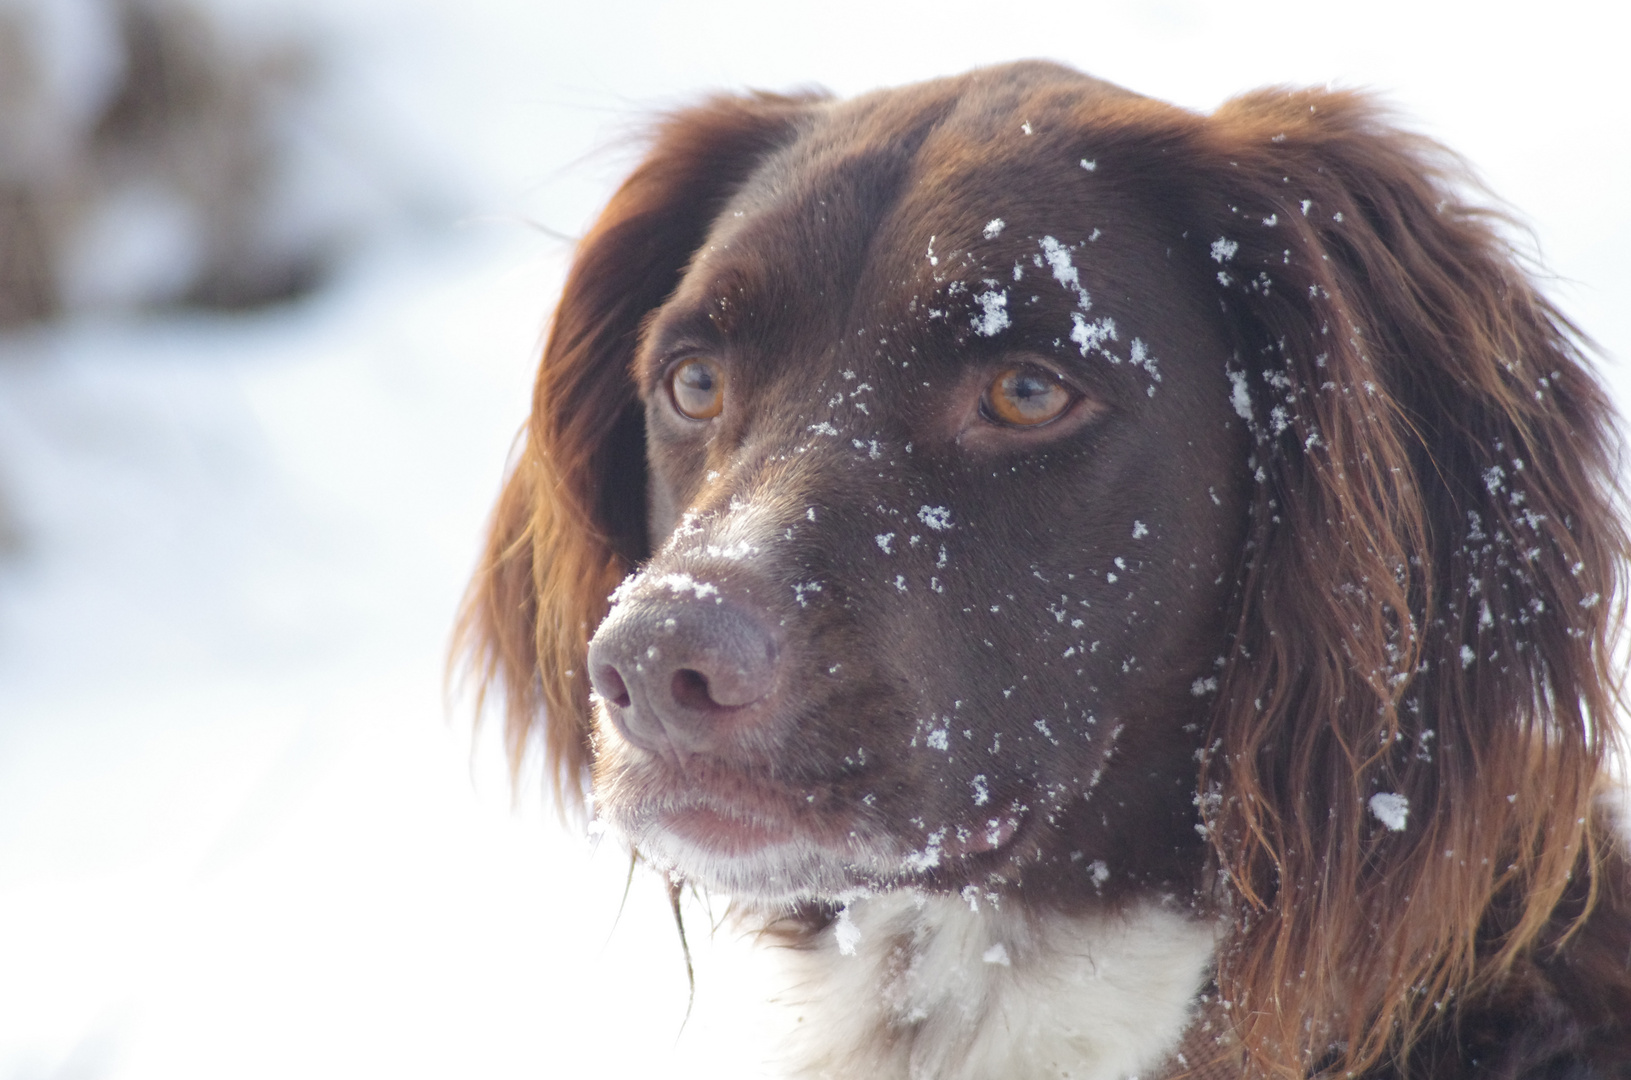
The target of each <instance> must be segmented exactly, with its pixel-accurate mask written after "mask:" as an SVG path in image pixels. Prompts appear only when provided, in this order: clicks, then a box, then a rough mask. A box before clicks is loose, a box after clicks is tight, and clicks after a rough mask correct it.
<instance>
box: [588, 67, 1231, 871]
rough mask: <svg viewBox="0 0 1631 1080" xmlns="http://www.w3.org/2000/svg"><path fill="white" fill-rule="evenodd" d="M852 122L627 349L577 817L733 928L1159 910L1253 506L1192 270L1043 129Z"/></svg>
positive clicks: (1183, 840) (871, 103)
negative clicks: (633, 444)
mask: <svg viewBox="0 0 1631 1080" xmlns="http://www.w3.org/2000/svg"><path fill="white" fill-rule="evenodd" d="M890 104H891V103H890V102H889V101H888V100H887V99H884V100H880V99H877V98H873V99H862V100H861V101H859V102H855V103H851V104H850V105H847V106H842V107H834V108H831V109H829V110H827V111H826V112H825V113H823V114H822V116H821V117H820V118H819V119H818V120H817V121H815V122H813V123H811V124H809V125H808V126H807V127H806V128H805V130H804V131H803V132H802V134H801V136H800V137H799V138H798V139H797V140H796V141H794V142H793V143H792V144H791V145H790V146H788V147H786V148H784V149H782V150H781V151H780V152H778V153H777V154H776V155H774V156H772V157H770V158H769V159H768V160H766V161H764V162H763V163H762V164H760V165H759V167H758V168H757V169H756V170H755V171H754V172H753V173H752V174H751V176H750V177H749V178H748V180H747V181H746V183H745V184H744V185H743V186H742V187H741V188H740V190H738V191H737V192H736V193H735V195H734V197H733V198H731V199H730V200H729V201H728V202H727V203H726V204H725V205H724V206H723V208H722V209H721V210H720V211H719V212H718V213H717V215H716V216H715V217H714V218H713V219H712V221H711V223H710V224H709V226H708V228H707V233H706V240H705V242H704V243H703V244H702V245H701V247H700V248H699V249H698V250H697V251H696V252H695V253H694V255H693V257H692V258H691V260H690V262H689V264H688V266H687V268H686V269H685V271H684V273H683V276H682V278H681V280H680V284H679V287H678V288H677V290H675V291H674V293H673V294H672V295H671V296H670V297H669V298H668V300H667V302H666V303H664V304H663V305H662V306H661V307H660V308H659V309H658V310H657V311H655V312H654V313H653V314H652V316H651V317H650V318H649V319H648V320H647V322H646V325H645V327H644V331H643V335H642V339H641V345H640V348H639V352H638V357H637V361H636V367H635V371H636V378H637V383H638V386H639V392H640V395H641V397H642V399H643V404H644V414H645V438H646V447H647V459H648V478H649V479H648V485H649V492H648V519H647V520H648V523H649V525H648V528H649V533H650V542H651V550H652V552H653V553H654V554H653V555H652V557H651V558H650V560H649V561H648V562H646V563H645V564H644V565H643V566H642V567H641V568H640V570H639V572H638V573H636V574H634V575H633V576H631V577H630V578H629V579H628V580H626V581H625V582H624V583H623V585H622V586H621V587H620V588H619V590H618V592H617V593H616V594H615V597H614V600H615V602H614V604H613V606H612V609H611V612H610V614H609V615H608V617H607V618H606V620H605V621H604V622H603V623H602V624H601V625H600V627H599V629H598V630H597V631H596V633H595V635H594V638H593V642H592V645H591V649H590V654H589V667H590V678H591V679H592V681H593V685H594V687H595V690H596V691H597V693H598V697H599V702H598V705H597V720H596V723H597V736H596V772H595V788H596V804H597V808H598V812H599V813H601V814H602V815H604V816H607V817H609V818H610V819H611V820H612V821H614V822H615V823H616V824H617V825H618V826H619V827H621V828H622V829H623V830H624V831H625V832H626V834H627V835H628V836H629V837H630V839H631V840H632V841H633V842H634V843H635V844H636V845H638V847H639V848H640V850H641V851H643V852H645V853H646V854H648V855H651V856H654V857H656V858H657V859H658V860H659V861H661V862H664V863H670V864H673V865H674V866H675V867H677V868H678V869H680V870H682V871H683V872H684V873H686V874H687V875H690V876H692V877H694V878H696V879H698V880H700V881H702V882H704V883H706V884H709V885H711V886H715V887H719V888H723V889H726V890H729V891H731V892H733V893H735V894H737V895H745V896H750V897H758V898H762V899H800V898H802V899H820V898H831V897H834V896H837V895H841V894H843V893H845V892H846V891H849V890H854V889H856V888H868V887H881V886H887V885H891V884H898V883H903V882H908V883H915V884H924V885H929V886H932V887H936V888H947V889H953V890H956V889H961V888H964V887H966V886H968V885H971V884H972V885H979V886H985V885H1001V884H1003V883H1015V882H1020V881H1025V882H1026V883H1027V884H1028V887H1031V888H1033V889H1045V888H1047V887H1048V885H1049V883H1051V882H1062V881H1065V880H1069V881H1071V882H1072V883H1071V884H1069V885H1067V886H1065V887H1064V889H1063V891H1064V892H1066V893H1069V894H1071V895H1083V894H1084V892H1085V893H1086V894H1087V895H1095V894H1096V895H1113V894H1116V893H1119V892H1121V891H1123V890H1124V889H1125V888H1129V887H1134V886H1142V887H1148V886H1150V885H1152V884H1154V885H1167V884H1175V883H1177V882H1179V881H1181V880H1189V876H1190V875H1192V874H1193V872H1194V869H1195V868H1196V867H1197V866H1198V865H1199V863H1200V861H1201V860H1200V857H1199V854H1198V852H1199V845H1200V843H1201V841H1200V838H1199V837H1198V836H1197V835H1196V830H1195V829H1194V828H1193V826H1194V824H1195V822H1196V817H1195V813H1194V808H1193V806H1192V805H1191V803H1192V799H1191V795H1192V793H1193V790H1194V784H1195V772H1196V765H1195V751H1196V750H1197V748H1198V747H1199V746H1200V745H1201V742H1202V739H1203V737H1204V731H1203V730H1202V720H1203V717H1204V715H1205V710H1206V708H1207V707H1208V705H1209V704H1210V700H1211V695H1210V691H1213V690H1215V689H1216V686H1217V684H1216V680H1215V678H1212V676H1214V675H1215V674H1216V669H1215V667H1214V664H1215V663H1217V662H1218V652H1219V642H1220V641H1221V640H1222V638H1223V629H1224V628H1223V626H1222V622H1223V609H1224V606H1225V603H1226V601H1227V598H1228V591H1229V589H1231V588H1232V587H1233V582H1234V579H1235V576H1236V572H1237V569H1238V563H1239V558H1240V554H1239V553H1240V550H1241V547H1242V543H1243V537H1244V529H1245V519H1246V511H1245V507H1246V503H1247V500H1248V496H1249V493H1250V492H1249V489H1250V486H1251V477H1250V475H1249V473H1248V470H1247V465H1246V458H1247V453H1248V437H1247V432H1246V425H1245V423H1244V422H1243V419H1242V416H1241V415H1239V414H1238V413H1237V406H1238V401H1239V399H1238V397H1237V396H1236V391H1235V387H1234V384H1233V383H1232V382H1231V377H1230V374H1229V370H1228V369H1229V365H1230V350H1229V345H1228V337H1227V335H1226V333H1225V329H1224V326H1223V322H1222V318H1221V316H1220V315H1219V313H1218V309H1217V304H1216V302H1215V301H1214V300H1212V299H1211V298H1210V295H1209V293H1208V291H1207V288H1206V285H1205V283H1206V281H1207V279H1209V278H1210V276H1211V271H1212V270H1215V269H1216V268H1215V267H1212V268H1211V269H1210V270H1209V269H1208V267H1207V266H1206V265H1204V264H1202V263H1201V262H1200V261H1199V260H1196V259H1195V258H1194V256H1193V253H1192V249H1189V248H1183V249H1180V248H1178V246H1177V244H1178V238H1179V232H1180V227H1179V226H1178V225H1176V224H1174V223H1172V222H1169V221H1165V220H1163V217H1162V215H1161V212H1160V208H1159V207H1157V206H1151V205H1138V204H1137V203H1136V202H1135V201H1134V200H1133V199H1131V198H1129V197H1128V196H1127V195H1126V194H1125V191H1124V190H1123V191H1120V192H1118V191H1117V190H1115V189H1113V188H1111V187H1110V186H1109V185H1106V184H1104V183H1101V182H1099V178H1098V174H1097V163H1096V162H1092V161H1086V160H1078V159H1077V157H1075V156H1072V155H1070V154H1069V153H1068V152H1067V149H1065V148H1062V147H1061V145H1060V144H1059V142H1058V140H1057V139H1056V138H1054V137H1053V135H1052V134H1051V133H1050V132H1049V130H1048V129H1047V127H1046V124H1045V122H1044V118H1040V117H1032V118H1030V122H1027V117H1025V116H1022V115H1019V114H1018V112H1017V111H1010V110H1008V109H1006V108H1004V107H1003V106H1002V105H1000V104H995V105H993V106H992V107H991V108H990V109H989V110H987V111H985V112H982V113H979V114H976V115H974V116H973V117H972V118H971V117H968V116H965V117H964V118H963V119H962V121H961V123H960V124H958V125H945V126H943V127H941V128H940V129H937V130H935V131H934V132H931V133H927V134H925V132H924V131H923V127H924V124H923V117H922V116H920V115H918V114H916V113H914V112H912V111H911V110H909V109H903V108H895V109H891V108H890ZM1033 124H1034V126H1033ZM1209 680H1210V681H1209ZM1076 879H1080V880H1076ZM1083 882H1089V883H1091V884H1092V886H1093V889H1091V890H1083V888H1082V884H1083Z"/></svg>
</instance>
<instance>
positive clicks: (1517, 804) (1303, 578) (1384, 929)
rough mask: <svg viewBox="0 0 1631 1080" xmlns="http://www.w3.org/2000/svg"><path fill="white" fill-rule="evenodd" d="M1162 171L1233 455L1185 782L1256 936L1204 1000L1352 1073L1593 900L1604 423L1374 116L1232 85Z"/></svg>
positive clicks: (1478, 214) (1479, 249)
mask: <svg viewBox="0 0 1631 1080" xmlns="http://www.w3.org/2000/svg"><path fill="white" fill-rule="evenodd" d="M1191 119H1194V118H1191ZM1161 154H1162V157H1161V162H1162V168H1161V169H1160V170H1155V169H1154V166H1153V165H1152V175H1153V174H1154V172H1156V171H1159V172H1164V174H1165V175H1166V176H1167V177H1169V178H1173V177H1175V178H1176V180H1175V181H1174V180H1169V181H1164V182H1176V183H1177V184H1178V185H1180V187H1181V188H1182V189H1183V190H1181V191H1175V192H1171V194H1172V195H1173V196H1174V197H1175V198H1176V199H1177V200H1178V202H1179V203H1180V204H1181V205H1182V206H1183V209H1182V210H1181V211H1180V212H1182V213H1183V214H1184V215H1185V223H1186V225H1187V226H1188V228H1189V233H1188V241H1189V243H1190V244H1191V245H1192V248H1193V255H1192V257H1193V258H1195V259H1196V261H1198V262H1200V263H1201V264H1203V265H1204V266H1205V272H1206V273H1207V274H1208V275H1209V277H1210V279H1211V280H1210V281H1209V282H1208V285H1209V287H1211V288H1213V289H1214V290H1215V292H1216V294H1217V297H1218V299H1219V302H1220V303H1221V304H1222V305H1223V307H1224V310H1225V312H1226V313H1227V316H1228V321H1229V324H1230V326H1231V327H1232V328H1233V333H1234V335H1235V341H1234V343H1233V345H1234V350H1235V354H1234V361H1233V363H1232V364H1231V367H1230V370H1229V377H1230V379H1231V381H1232V383H1233V401H1234V405H1235V410H1236V412H1237V413H1238V414H1239V415H1240V417H1241V422H1243V423H1245V424H1246V425H1247V426H1248V428H1249V429H1250V431H1251V432H1252V436H1253V449H1252V454H1251V459H1250V460H1249V462H1248V463H1247V468H1248V471H1249V472H1250V473H1251V474H1252V480H1251V481H1250V482H1251V483H1252V484H1253V485H1254V488H1255V493H1254V496H1253V499H1252V509H1251V515H1252V517H1251V524H1250V534H1249V535H1250V541H1249V543H1248V546H1247V551H1246V554H1245V557H1244V564H1243V566H1242V567H1241V570H1240V573H1241V577H1240V587H1239V592H1238V595H1237V600H1236V604H1235V608H1234V620H1235V621H1234V625H1233V628H1232V629H1233V632H1234V635H1235V637H1234V642H1233V650H1232V655H1231V656H1230V658H1229V660H1228V664H1227V668H1226V669H1225V671H1224V673H1223V678H1222V680H1221V682H1222V686H1221V688H1220V693H1219V699H1218V700H1219V703H1218V706H1217V711H1216V713H1215V715H1214V727H1213V738H1214V740H1215V741H1214V743H1213V744H1212V753H1211V756H1210V758H1209V759H1208V762H1207V764H1206V766H1205V770H1204V773H1203V777H1202V783H1203V788H1202V791H1201V804H1202V807H1203V814H1204V816H1205V817H1206V819H1207V822H1206V823H1207V827H1208V831H1209V834H1210V835H1211V837H1212V839H1213V844H1214V848H1215V851H1216V854H1217V858H1218V861H1219V864H1220V869H1221V870H1222V872H1223V873H1224V875H1225V876H1226V881H1227V888H1228V891H1229V893H1230V895H1231V899H1232V902H1234V903H1237V904H1238V905H1239V910H1238V911H1237V912H1236V919H1235V925H1236V926H1243V927H1245V929H1244V930H1243V931H1242V932H1240V933H1239V935H1238V937H1237V939H1236V940H1234V941H1233V942H1231V943H1230V946H1229V947H1228V948H1227V949H1226V950H1225V952H1224V954H1223V957H1222V959H1221V960H1220V972H1219V977H1220V984H1221V985H1222V989H1223V992H1224V995H1225V997H1226V999H1231V1000H1232V1001H1233V1003H1234V1005H1235V1006H1236V1011H1235V1012H1234V1014H1233V1015H1235V1016H1237V1017H1240V1018H1242V1019H1241V1020H1240V1021H1239V1023H1240V1027H1241V1034H1242V1036H1243V1037H1244V1039H1245V1041H1246V1044H1247V1046H1248V1048H1249V1049H1251V1050H1252V1052H1253V1054H1254V1056H1255V1057H1256V1058H1257V1060H1258V1063H1259V1064H1260V1065H1267V1066H1270V1067H1271V1068H1278V1069H1281V1070H1285V1071H1288V1072H1295V1073H1296V1074H1297V1075H1305V1074H1306V1071H1307V1070H1308V1069H1310V1068H1315V1067H1319V1066H1321V1065H1329V1063H1330V1062H1331V1061H1332V1060H1336V1061H1337V1062H1338V1064H1340V1066H1341V1067H1343V1068H1346V1069H1351V1070H1356V1071H1357V1070H1361V1069H1363V1068H1364V1067H1365V1066H1366V1065H1367V1064H1370V1063H1373V1062H1375V1061H1377V1060H1379V1059H1381V1058H1382V1057H1383V1056H1384V1055H1386V1054H1388V1053H1392V1052H1395V1051H1397V1050H1399V1049H1401V1048H1402V1047H1404V1046H1407V1045H1408V1044H1409V1042H1410V1041H1411V1040H1412V1039H1413V1038H1414V1037H1416V1036H1417V1035H1419V1034H1420V1033H1421V1032H1422V1031H1423V1030H1424V1029H1425V1028H1426V1026H1427V1025H1429V1024H1430V1023H1431V1022H1432V1020H1433V1018H1434V1016H1435V1015H1436V1014H1437V1012H1438V1010H1439V1009H1442V1007H1443V1004H1444V1002H1445V1000H1446V998H1447V997H1449V996H1451V995H1458V996H1466V995H1469V994H1476V993H1478V992H1480V991H1481V990H1482V989H1486V988H1488V987H1489V986H1491V985H1492V984H1494V983H1496V982H1498V981H1499V979H1500V978H1501V976H1502V974H1503V973H1504V972H1505V971H1507V970H1508V969H1509V968H1510V966H1511V965H1512V964H1513V963H1514V962H1515V961H1516V960H1517V959H1518V958H1520V957H1522V956H1524V955H1527V954H1528V953H1529V952H1530V951H1532V950H1533V949H1535V948H1536V947H1539V946H1543V945H1545V944H1546V943H1547V935H1548V934H1550V935H1552V936H1553V937H1555V935H1556V930H1555V927H1554V928H1553V929H1551V930H1549V929H1548V920H1549V919H1550V918H1551V916H1552V913H1553V911H1554V909H1556V908H1557V907H1558V905H1559V902H1560V900H1562V899H1563V898H1564V896H1565V894H1566V893H1569V894H1570V895H1571V896H1572V895H1576V894H1579V893H1581V891H1582V890H1584V891H1585V893H1588V894H1589V892H1590V889H1591V887H1592V886H1591V881H1592V876H1593V869H1594V862H1593V858H1594V855H1593V853H1594V852H1595V851H1596V850H1597V848H1598V846H1599V845H1600V844H1602V843H1604V842H1606V840H1605V839H1604V837H1603V834H1602V831H1601V826H1600V819H1599V817H1598V816H1597V814H1596V813H1594V807H1593V803H1594V799H1595V797H1596V796H1597V794H1598V793H1599V790H1600V777H1601V773H1602V767H1603V760H1604V754H1605V751H1606V749H1607V745H1608V743H1609V742H1610V741H1611V740H1612V738H1613V725H1614V723H1615V720H1616V718H1617V698H1616V693H1615V690H1614V688H1613V684H1612V680H1611V678H1610V674H1609V669H1610V646H1611V642H1610V632H1611V627H1612V626H1614V625H1615V621H1614V620H1612V619H1611V615H1610V613H1611V611H1613V610H1614V609H1615V608H1616V607H1617V597H1618V595H1619V589H1620V585H1621V583H1622V579H1623V573H1624V568H1625V565H1626V541H1625V536H1624V534H1623V532H1622V529H1621V526H1620V524H1619V519H1618V516H1617V513H1616V505H1617V498H1616V494H1615V490H1614V483H1613V479H1612V478H1613V474H1614V465H1615V454H1616V449H1617V448H1616V444H1615V442H1614V439H1613V433H1612V417H1611V410H1610V407H1609V405H1608V402H1607V399H1606V397H1605V395H1604V393H1603V391H1602V389H1601V388H1600V387H1599V385H1598V384H1597V382H1596V381H1595V379H1594V378H1593V376H1592V374H1591V373H1590V372H1589V370H1588V369H1587V368H1586V366H1585V364H1584V363H1583V361H1582V358H1581V353H1580V346H1579V345H1578V343H1577V342H1578V338H1577V335H1576V334H1575V332H1574V330H1573V328H1572V327H1571V326H1570V325H1569V323H1568V322H1567V321H1565V320H1564V319H1563V318H1562V317H1561V316H1559V315H1558V313H1557V312H1556V311H1555V310H1554V309H1553V308H1552V307H1551V306H1550V305H1549V304H1548V303H1547V302H1546V300H1544V299H1543V298H1542V297H1541V296H1540V295H1538V293H1537V291H1536V289H1535V288H1534V286H1533V285H1532V283H1531V282H1530V280H1529V277H1528V275H1527V274H1526V273H1525V271H1524V269H1523V264H1522V262H1521V260H1520V259H1519V258H1518V257H1517V256H1516V255H1515V254H1514V253H1513V250H1512V248H1511V247H1510V246H1509V244H1508V243H1507V242H1506V241H1505V240H1504V239H1503V237H1502V235H1501V232H1500V229H1501V228H1502V227H1503V222H1502V220H1501V219H1500V218H1499V217H1498V216H1496V215H1492V214H1491V213H1489V212H1487V211H1485V210H1481V209H1478V208H1475V207H1472V206H1469V205H1468V204H1466V203H1465V202H1464V201H1463V200H1462V197H1461V196H1460V195H1459V194H1458V191H1459V190H1464V189H1465V186H1466V183H1467V181H1466V180H1465V178H1464V176H1463V175H1462V169H1461V167H1460V166H1459V165H1458V163H1456V162H1455V160H1454V159H1453V158H1451V157H1450V156H1449V155H1448V153H1447V152H1445V151H1443V150H1442V149H1441V148H1439V147H1437V146H1436V145H1435V144H1432V143H1430V142H1429V141H1427V140H1425V139H1421V138H1418V137H1414V136H1411V135H1408V134H1405V133H1403V132H1400V131H1399V130H1397V129H1396V128H1394V127H1392V126H1391V125H1390V124H1388V123H1387V122H1386V120H1385V118H1384V117H1382V116H1381V115H1380V114H1379V110H1378V109H1377V108H1376V107H1375V106H1374V105H1373V104H1372V103H1371V102H1369V101H1368V100H1366V99H1365V98H1364V97H1363V96H1361V95H1355V94H1345V93H1330V92H1301V93H1297V92H1287V91H1265V92H1261V93H1258V94H1254V95H1250V96H1247V97H1244V98H1240V99H1237V100H1235V101H1233V102H1230V103H1229V104H1227V105H1225V106H1224V107H1223V108H1222V109H1221V110H1219V111H1218V112H1217V113H1216V114H1215V115H1214V116H1213V117H1211V118H1209V119H1206V120H1198V121H1197V122H1196V123H1195V124H1194V125H1193V126H1192V127H1189V128H1188V130H1187V131H1185V132H1184V133H1183V137H1182V138H1180V139H1179V140H1177V141H1176V142H1169V143H1166V144H1165V146H1164V148H1163V149H1162V150H1161ZM1106 163H1107V164H1108V162H1106ZM1571 875H1574V876H1575V877H1576V879H1577V880H1576V881H1575V882H1574V883H1573V884H1572V885H1571ZM1582 879H1583V880H1582ZM1581 903H1582V905H1583V906H1584V907H1585V908H1589V904H1590V900H1589V896H1588V897H1587V898H1586V899H1585V900H1583V901H1582V902H1581ZM1575 910H1576V911H1577V912H1578V911H1580V910H1582V908H1581V907H1579V906H1577V907H1576V908H1575ZM1333 1046H1336V1047H1341V1048H1342V1049H1338V1050H1333V1049H1332V1047H1333ZM1333 1054H1335V1055H1336V1056H1335V1058H1334V1059H1333V1057H1332V1055H1333Z"/></svg>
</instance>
